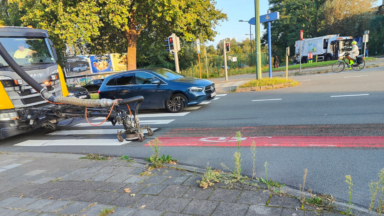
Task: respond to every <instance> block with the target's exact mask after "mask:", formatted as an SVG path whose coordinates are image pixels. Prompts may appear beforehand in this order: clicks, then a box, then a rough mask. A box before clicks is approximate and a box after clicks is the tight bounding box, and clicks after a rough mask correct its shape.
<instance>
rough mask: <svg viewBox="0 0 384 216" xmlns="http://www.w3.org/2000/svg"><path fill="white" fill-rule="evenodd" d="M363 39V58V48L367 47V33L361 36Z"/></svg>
mask: <svg viewBox="0 0 384 216" xmlns="http://www.w3.org/2000/svg"><path fill="white" fill-rule="evenodd" d="M363 39H364V58H365V49H366V48H367V42H366V41H367V34H364V36H363Z"/></svg>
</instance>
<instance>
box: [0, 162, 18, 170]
mask: <svg viewBox="0 0 384 216" xmlns="http://www.w3.org/2000/svg"><path fill="white" fill-rule="evenodd" d="M18 166H21V164H17V163H14V164H11V165H8V166H5V167H1V169H5V170H9V169H13V168H15V167H18Z"/></svg>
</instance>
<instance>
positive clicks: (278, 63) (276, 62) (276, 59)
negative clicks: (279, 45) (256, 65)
mask: <svg viewBox="0 0 384 216" xmlns="http://www.w3.org/2000/svg"><path fill="white" fill-rule="evenodd" d="M273 64H274V65H275V68H278V67H279V65H280V61H279V57H277V56H275V60H274V62H273Z"/></svg>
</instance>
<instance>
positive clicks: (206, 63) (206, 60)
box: [204, 48, 209, 79]
mask: <svg viewBox="0 0 384 216" xmlns="http://www.w3.org/2000/svg"><path fill="white" fill-rule="evenodd" d="M204 52H205V67H207V79H208V78H209V76H208V66H209V65H208V58H207V49H206V48H204Z"/></svg>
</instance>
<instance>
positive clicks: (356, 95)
mask: <svg viewBox="0 0 384 216" xmlns="http://www.w3.org/2000/svg"><path fill="white" fill-rule="evenodd" d="M368 95H369V94H355V95H333V96H331V97H358V96H368Z"/></svg>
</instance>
